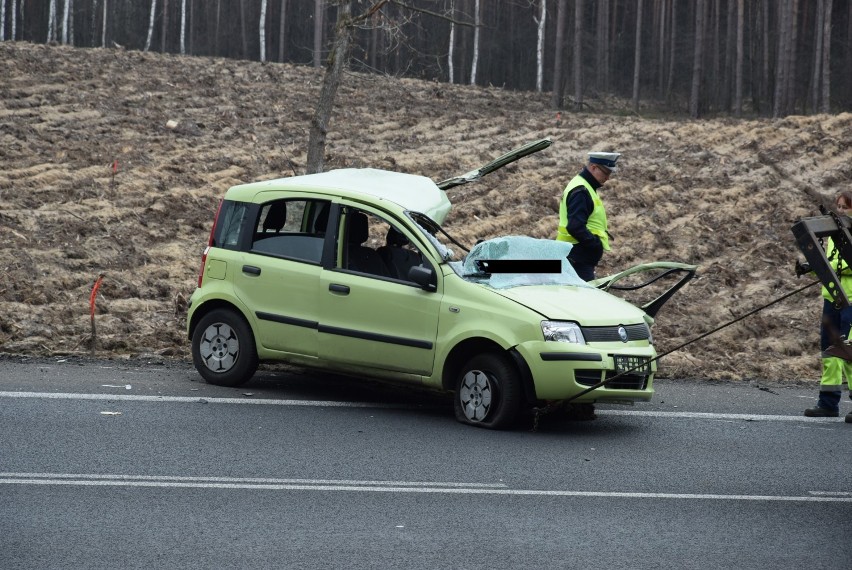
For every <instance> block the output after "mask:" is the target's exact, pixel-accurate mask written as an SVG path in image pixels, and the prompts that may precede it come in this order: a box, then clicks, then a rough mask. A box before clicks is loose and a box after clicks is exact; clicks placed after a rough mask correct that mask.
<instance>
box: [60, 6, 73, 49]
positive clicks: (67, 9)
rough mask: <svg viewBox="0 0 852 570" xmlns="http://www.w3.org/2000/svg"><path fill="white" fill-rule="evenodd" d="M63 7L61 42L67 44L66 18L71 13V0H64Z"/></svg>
mask: <svg viewBox="0 0 852 570" xmlns="http://www.w3.org/2000/svg"><path fill="white" fill-rule="evenodd" d="M64 7H65V9H64V10H63V12H62V43H63V44H65V45H68V20H69V18H70V15H71V0H65V6H64ZM72 43H73V41H72Z"/></svg>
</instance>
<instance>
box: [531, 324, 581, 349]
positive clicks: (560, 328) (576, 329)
mask: <svg viewBox="0 0 852 570" xmlns="http://www.w3.org/2000/svg"><path fill="white" fill-rule="evenodd" d="M541 332H542V333H543V334H544V340H552V341H556V342H571V343H574V344H586V339H585V338H583V331H582V330H581V329H580V325H578V324H577V323H571V322H567V321H541Z"/></svg>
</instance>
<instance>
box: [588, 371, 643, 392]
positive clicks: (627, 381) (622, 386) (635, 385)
mask: <svg viewBox="0 0 852 570" xmlns="http://www.w3.org/2000/svg"><path fill="white" fill-rule="evenodd" d="M613 376H615V372H613V371H611V370H608V371H607V373H606V379H607V380H609V379H610V378H612V377H613ZM574 379H575V380H576V381H577V384H581V385H583V386H594V385H595V384H597V383H598V382H600V381H601V380H602V378H601V371H600V370H575V371H574ZM647 387H648V376H647V375H645V374H624V375H622V376H619V377H618V378H617V379H616V380H614V381H612V382H610V383H609V384H607V385H606V386H604V388H609V389H610V390H644V389H645V388H647Z"/></svg>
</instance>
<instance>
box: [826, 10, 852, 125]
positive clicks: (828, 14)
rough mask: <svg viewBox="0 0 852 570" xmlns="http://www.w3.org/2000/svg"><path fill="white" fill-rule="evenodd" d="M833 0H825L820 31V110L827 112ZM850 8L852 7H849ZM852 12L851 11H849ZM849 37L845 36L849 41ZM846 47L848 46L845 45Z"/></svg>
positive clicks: (828, 109) (829, 95)
mask: <svg viewBox="0 0 852 570" xmlns="http://www.w3.org/2000/svg"><path fill="white" fill-rule="evenodd" d="M832 4H834V0H825V15H824V19H823V32H822V41H823V47H822V104H821V105H820V112H822V113H829V112H830V110H831V13H832V11H833V9H832V8H833V6H832ZM850 10H852V8H850ZM850 13H852V12H850ZM849 39H850V38H847V41H849ZM847 49H848V47H847Z"/></svg>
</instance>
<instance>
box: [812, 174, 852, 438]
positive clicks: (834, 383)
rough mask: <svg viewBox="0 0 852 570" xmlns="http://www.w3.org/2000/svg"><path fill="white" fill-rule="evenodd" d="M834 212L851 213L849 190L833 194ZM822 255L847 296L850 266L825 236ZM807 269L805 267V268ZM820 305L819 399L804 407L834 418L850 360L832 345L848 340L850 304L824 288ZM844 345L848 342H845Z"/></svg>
mask: <svg viewBox="0 0 852 570" xmlns="http://www.w3.org/2000/svg"><path fill="white" fill-rule="evenodd" d="M835 205H836V207H837V212H838V214H840V215H841V216H848V215H852V192H849V191H848V190H847V191H844V192H841V193H840V194H839V195H838V196H837V201H836V202H835ZM825 256H826V257H827V258H828V260H829V263H831V267H832V269H834V272H835V273H836V274H837V276H838V277H840V285H841V286H842V287H843V290H844V292H845V293H846V295H847V296H848V297H852V268H850V267H849V266H848V265H847V264H846V262H844V261H843V260H842V259H841V258H840V253H839V252H838V251H837V249H836V247H835V245H834V242H833V241H832V240H831V238H829V240H828V243H827V244H826V248H825ZM808 269H809V268H808ZM822 296H823V307H822V321H821V324H820V348H821V350H822V376H821V378H820V388H819V389H820V391H819V398H818V399H817V403H816V406H814V407H813V408H808V409H807V410H805V415H806V416H809V417H828V418H836V417H837V416H839V415H840V398H841V391H842V388H843V376H844V374H845V375H846V382H847V383H848V385H849V390H850V392H849V397H850V398H852V362H850V361H849V360H848V354H846V352H847V351H848V350H849V348H845V350H840V351H837V349H836V347H834V346H832V345H833V344H835V342H836V341H837V339H838V338H840V337H842V338H843V339H846V340H852V339H849V331H850V328H852V307H845V308H843V309H838V308H836V307H835V306H834V304H833V300H832V297H831V295H830V294H829V293H828V289H826V288H825V287H823V288H822ZM845 346H848V345H845ZM846 423H852V412H849V413H848V414H846Z"/></svg>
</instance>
